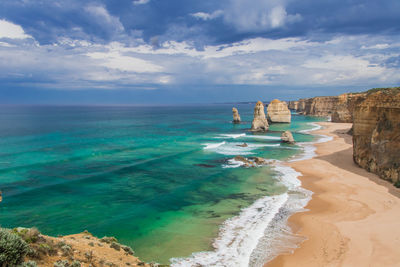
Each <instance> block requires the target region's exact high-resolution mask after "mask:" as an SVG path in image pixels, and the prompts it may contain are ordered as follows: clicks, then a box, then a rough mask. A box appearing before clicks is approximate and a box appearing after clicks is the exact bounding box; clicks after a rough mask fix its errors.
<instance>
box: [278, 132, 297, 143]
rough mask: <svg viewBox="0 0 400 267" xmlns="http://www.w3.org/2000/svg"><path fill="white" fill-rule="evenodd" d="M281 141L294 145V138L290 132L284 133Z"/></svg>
mask: <svg viewBox="0 0 400 267" xmlns="http://www.w3.org/2000/svg"><path fill="white" fill-rule="evenodd" d="M281 140H282V142H284V143H288V144H294V143H295V142H294V138H293V135H292V133H291V132H290V131H284V132H283V133H282V135H281Z"/></svg>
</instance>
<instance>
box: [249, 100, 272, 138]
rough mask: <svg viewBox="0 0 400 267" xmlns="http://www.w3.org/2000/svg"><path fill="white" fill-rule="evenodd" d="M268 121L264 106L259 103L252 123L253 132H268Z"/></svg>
mask: <svg viewBox="0 0 400 267" xmlns="http://www.w3.org/2000/svg"><path fill="white" fill-rule="evenodd" d="M268 127H269V125H268V121H267V119H266V118H265V112H264V104H263V103H262V102H261V101H258V102H257V104H256V106H255V107H254V119H253V122H252V123H251V131H254V132H266V131H268Z"/></svg>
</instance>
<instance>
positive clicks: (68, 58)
mask: <svg viewBox="0 0 400 267" xmlns="http://www.w3.org/2000/svg"><path fill="white" fill-rule="evenodd" d="M390 38H392V37H390V36H389V37H387V38H386V39H384V38H382V37H379V38H378V37H376V38H374V37H371V36H367V35H365V36H360V35H357V36H347V37H345V38H336V39H334V40H331V41H328V42H316V41H310V40H304V39H300V38H283V39H276V40H273V39H266V38H254V39H249V40H245V41H242V42H237V43H233V44H229V45H215V46H206V47H204V49H203V50H201V51H199V50H196V49H195V48H194V46H193V45H191V44H190V43H187V42H172V41H170V42H165V43H161V44H160V48H159V49H154V48H153V47H152V46H151V45H148V44H145V43H144V42H143V41H142V42H140V40H138V41H137V42H136V43H135V44H133V45H132V44H131V46H127V45H125V44H122V43H118V42H114V43H110V44H107V45H102V44H93V43H90V42H82V41H77V40H70V39H65V38H64V39H60V42H59V43H58V45H57V46H55V45H41V46H39V45H38V44H36V43H34V42H25V41H24V42H21V41H20V40H19V41H16V42H12V43H10V45H8V44H6V45H3V44H2V43H0V77H3V78H4V77H14V78H15V80H18V79H21V80H23V79H24V78H25V81H26V79H28V78H29V77H32V78H37V77H39V78H40V79H39V80H44V81H47V82H48V85H47V86H48V87H51V84H53V87H59V88H72V89H73V88H83V87H85V86H86V88H110V89H112V88H118V86H126V87H128V88H131V87H137V86H140V85H141V84H147V85H148V84H158V85H163V84H169V85H171V84H172V85H174V84H175V85H176V84H199V85H202V84H212V85H217V84H252V85H274V86H275V85H276V86H314V87H315V86H318V87H320V88H323V87H324V86H336V85H341V86H351V85H358V86H360V85H362V86H365V87H369V85H371V86H376V85H379V84H382V85H383V84H386V85H387V84H396V83H399V82H400V72H399V71H398V68H397V67H396V66H395V65H394V64H386V62H387V60H389V59H390V58H393V57H397V56H399V54H400V51H398V50H399V47H398V46H397V44H398V43H399V42H398V40H396V39H390ZM383 43H384V44H388V45H389V47H390V48H393V47H397V48H395V49H397V50H393V49H392V50H390V53H388V50H379V49H373V50H367V49H360V44H363V45H365V46H368V47H373V46H376V45H379V44H383ZM43 62H46V64H43ZM27 77H28V78H27ZM36 80H37V79H36ZM32 84H36V82H35V81H32Z"/></svg>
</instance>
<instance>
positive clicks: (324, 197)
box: [265, 122, 400, 267]
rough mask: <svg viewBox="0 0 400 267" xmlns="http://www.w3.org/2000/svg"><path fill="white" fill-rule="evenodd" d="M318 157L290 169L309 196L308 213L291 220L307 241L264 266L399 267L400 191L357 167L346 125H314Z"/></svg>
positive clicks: (295, 164) (290, 222) (299, 214)
mask: <svg viewBox="0 0 400 267" xmlns="http://www.w3.org/2000/svg"><path fill="white" fill-rule="evenodd" d="M318 124H320V125H321V126H323V127H324V128H323V129H321V130H317V131H314V132H313V133H315V134H323V135H328V136H331V137H332V138H333V140H332V141H328V142H325V143H320V144H316V145H315V146H316V148H317V149H316V153H317V156H316V157H314V158H312V159H308V160H305V161H298V162H292V163H290V164H289V166H291V167H293V168H294V169H295V170H297V171H299V172H301V173H302V176H300V177H299V179H300V180H301V181H302V186H303V187H304V188H306V189H308V190H311V191H312V192H313V196H312V199H311V201H310V202H309V204H308V205H307V206H306V209H308V210H309V211H306V212H302V213H297V214H295V215H293V216H291V217H290V218H289V224H290V225H291V227H292V229H293V231H294V232H295V233H296V235H299V236H302V237H304V238H305V239H306V240H305V241H304V242H303V243H301V244H300V245H299V248H297V249H296V250H294V252H291V253H286V254H284V255H281V256H279V257H277V258H275V259H274V260H273V261H271V262H269V263H267V264H266V265H265V267H277V266H400V255H399V254H398V249H397V248H398V247H399V246H400V229H399V228H398V219H399V218H400V199H399V198H398V197H399V196H400V191H399V189H396V188H395V187H393V185H392V184H390V183H388V182H386V181H383V180H382V179H380V178H378V176H376V175H375V174H372V173H369V172H367V171H365V170H364V169H361V168H359V167H358V166H356V165H355V164H354V162H353V159H352V153H353V151H352V141H351V136H350V135H348V134H347V132H348V130H349V129H350V128H351V124H349V123H329V122H323V123H318Z"/></svg>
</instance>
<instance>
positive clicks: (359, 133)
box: [353, 88, 400, 187]
mask: <svg viewBox="0 0 400 267" xmlns="http://www.w3.org/2000/svg"><path fill="white" fill-rule="evenodd" d="M353 158H354V162H355V163H356V164H358V165H359V166H361V167H362V168H364V169H366V170H368V171H370V172H373V173H376V174H377V175H378V176H380V177H381V178H383V179H385V180H389V181H391V182H393V183H395V185H396V186H398V187H400V88H390V89H383V90H381V91H378V92H372V93H370V94H368V95H367V96H366V98H365V100H364V101H362V102H361V103H359V104H357V105H356V106H355V108H354V111H353Z"/></svg>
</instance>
